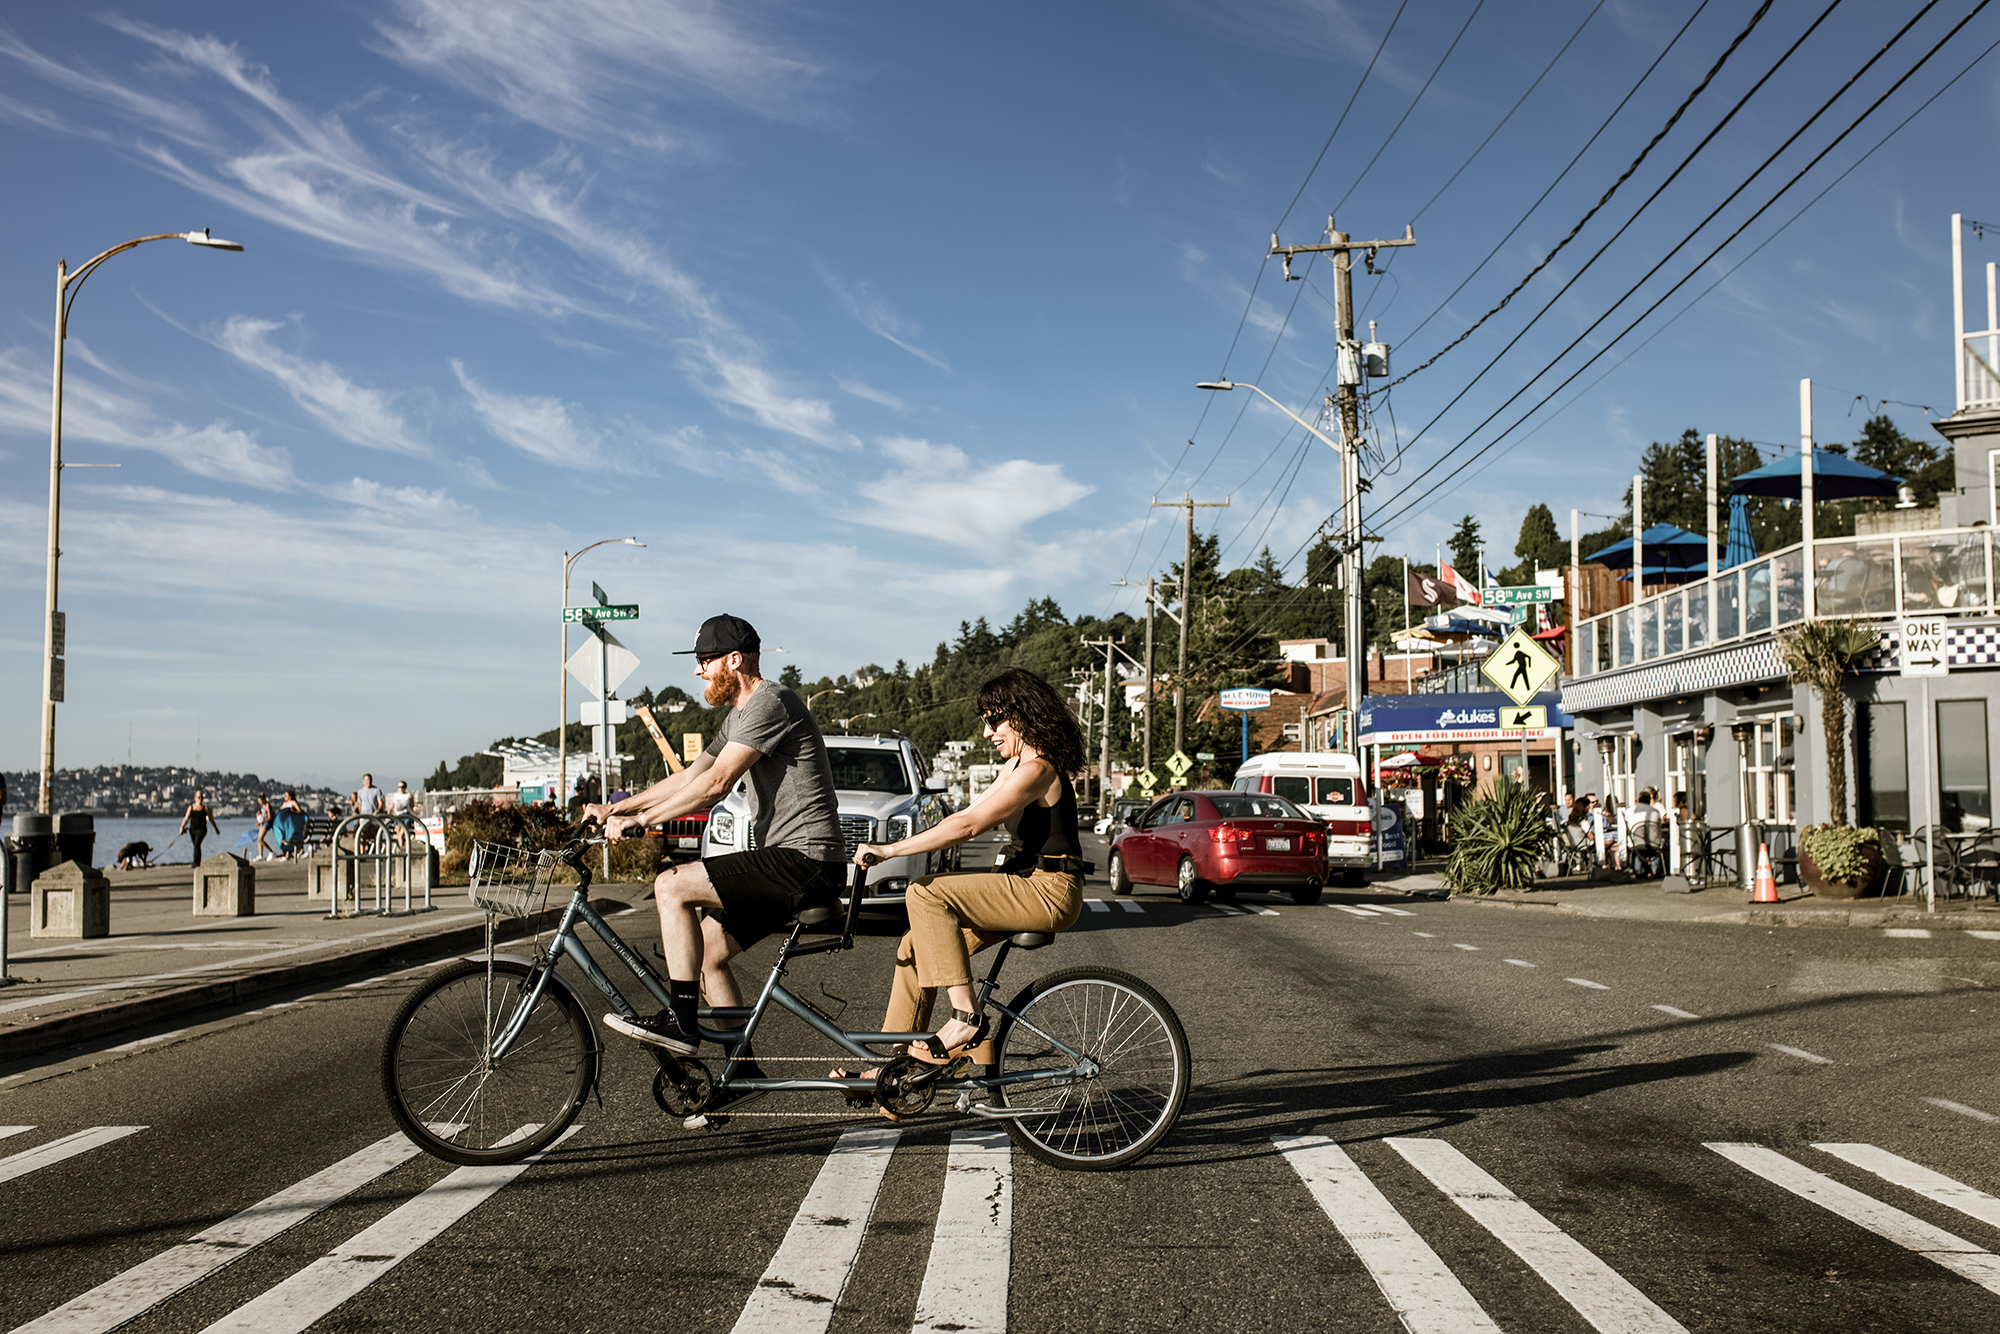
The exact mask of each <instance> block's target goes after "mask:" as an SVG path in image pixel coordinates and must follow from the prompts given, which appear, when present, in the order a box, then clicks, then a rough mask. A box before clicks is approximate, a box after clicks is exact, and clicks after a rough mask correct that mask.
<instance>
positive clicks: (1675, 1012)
mask: <svg viewBox="0 0 2000 1334" xmlns="http://www.w3.org/2000/svg"><path fill="white" fill-rule="evenodd" d="M1653 1008H1654V1009H1656V1010H1658V1011H1659V1012H1660V1013H1661V1014H1670V1015H1672V1016H1673V1017H1674V1018H1676V1019H1699V1018H1701V1016H1700V1015H1698V1014H1689V1013H1688V1012H1687V1011H1686V1010H1683V1009H1680V1008H1679V1007H1677V1006H1673V1005H1655V1006H1654V1007H1653Z"/></svg>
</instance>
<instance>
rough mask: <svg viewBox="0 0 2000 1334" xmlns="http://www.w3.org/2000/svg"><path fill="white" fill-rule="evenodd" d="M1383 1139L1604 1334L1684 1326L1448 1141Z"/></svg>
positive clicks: (1681, 1332)
mask: <svg viewBox="0 0 2000 1334" xmlns="http://www.w3.org/2000/svg"><path fill="white" fill-rule="evenodd" d="M1388 1144H1389V1147H1390V1148H1392V1149H1394V1150H1395V1151H1396V1152H1397V1153H1400V1154H1402V1155H1403V1157H1404V1159H1405V1160H1406V1161H1407V1162H1408V1163H1409V1164H1410V1166H1412V1167H1414V1168H1416V1169H1417V1170H1418V1171H1419V1172H1422V1173H1423V1174H1424V1175H1425V1176H1426V1177H1428V1178H1430V1182H1431V1184H1432V1185H1434V1186H1436V1187H1437V1188H1438V1189H1439V1190H1441V1191H1443V1192H1444V1193H1445V1194H1446V1195H1447V1196H1449V1197H1450V1198H1451V1201H1452V1203H1454V1204H1456V1205H1457V1206H1458V1207H1459V1208H1461V1209H1463V1210H1465V1212H1466V1213H1468V1214H1470V1215H1471V1216H1472V1218H1473V1220H1474V1221H1475V1222H1477V1223H1478V1224H1479V1225H1480V1226H1481V1227H1483V1228H1485V1229H1486V1230H1487V1231H1488V1232H1491V1233H1492V1234H1493V1235H1494V1236H1495V1237H1497V1238H1499V1239H1500V1241H1501V1242H1503V1243H1504V1244H1505V1245H1506V1247H1507V1249H1508V1250H1511V1251H1512V1252H1514V1254H1516V1255H1518V1256H1520V1257H1521V1259H1522V1260H1524V1261H1526V1262H1527V1264H1528V1266H1529V1267H1530V1268H1531V1269H1533V1270H1534V1271H1535V1272H1536V1273H1538V1274H1540V1275H1541V1276H1542V1277H1543V1278H1544V1279H1546V1280H1547V1281H1548V1284H1549V1286H1550V1287H1552V1288H1554V1289H1555V1290H1556V1291H1557V1292H1558V1293H1559V1294H1561V1296H1562V1299H1563V1300H1564V1301H1566V1302H1568V1303H1569V1304H1570V1305H1571V1306H1573V1307H1575V1308H1576V1310H1577V1314H1579V1315H1581V1316H1582V1317H1583V1318H1584V1319H1585V1320H1588V1321H1589V1322H1590V1323H1591V1324H1593V1325H1595V1326H1596V1327H1597V1328H1598V1329H1600V1330H1604V1331H1606V1332H1607V1334H1610V1331H1618V1334H1646V1332H1650V1334H1665V1332H1666V1331H1676V1332H1677V1334H1687V1330H1686V1328H1685V1327H1684V1326H1682V1325H1681V1324H1680V1322H1679V1321H1677V1320H1675V1319H1674V1318H1673V1317H1672V1316H1670V1315H1668V1314H1667V1313H1666V1312H1665V1311H1662V1310H1661V1309H1660V1308H1659V1307H1658V1306H1656V1305H1654V1304H1653V1301H1652V1299H1651V1298H1649V1297H1647V1296H1646V1294H1645V1293H1643V1292H1641V1291H1639V1290H1638V1289H1637V1288H1635V1287H1633V1286H1632V1284H1631V1283H1629V1282H1628V1281H1626V1280H1625V1279H1624V1278H1622V1277H1621V1276H1620V1275H1619V1274H1618V1272H1617V1271H1616V1270H1614V1269H1612V1268H1611V1266H1610V1265H1607V1264H1605V1263H1604V1261H1602V1260H1600V1259H1598V1258H1597V1257H1596V1256H1595V1255H1593V1254H1591V1253H1590V1252H1589V1251H1588V1250H1586V1249H1585V1248H1584V1246H1583V1245H1582V1243H1580V1242H1578V1241H1577V1240H1576V1239H1575V1238H1574V1237H1572V1236H1570V1235H1569V1234H1568V1233H1567V1232H1564V1231H1563V1230H1562V1229H1561V1228H1559V1227H1557V1226H1556V1225H1555V1224H1554V1223H1551V1222H1550V1221H1549V1220H1548V1219H1546V1218H1544V1217H1542V1215H1541V1214H1539V1213H1537V1212H1536V1211H1535V1210H1534V1209H1533V1208H1532V1207H1531V1206H1529V1205H1528V1204H1527V1203H1526V1202H1525V1201H1524V1200H1522V1199H1521V1198H1520V1197H1519V1196H1518V1195H1516V1194H1514V1192H1513V1191H1511V1190H1508V1189H1507V1188H1506V1187H1505V1186H1503V1185H1501V1184H1500V1182H1499V1181H1498V1180H1497V1179H1496V1178H1494V1177H1493V1176H1492V1175H1491V1174H1489V1173H1487V1172H1486V1171H1484V1170H1483V1169H1481V1168H1480V1167H1479V1166H1478V1164H1476V1163H1474V1162H1473V1161H1472V1160H1471V1159H1470V1158H1467V1157H1466V1156H1465V1155H1464V1154H1462V1153H1460V1152H1459V1151H1458V1150H1457V1149H1455V1148H1453V1147H1452V1146H1451V1145H1449V1144H1447V1143H1445V1142H1444V1141H1443V1140H1441V1139H1392V1140H1389V1141H1388Z"/></svg>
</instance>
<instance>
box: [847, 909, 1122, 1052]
mask: <svg viewBox="0 0 2000 1334" xmlns="http://www.w3.org/2000/svg"><path fill="white" fill-rule="evenodd" d="M904 902H905V904H906V906H907V907H908V909H909V913H910V930H909V934H907V935H905V936H904V937H903V941H902V943H901V944H900V945H898V946H897V947H896V977H895V981H894V982H893V984H892V985H891V986H890V989H889V1011H888V1014H887V1015H886V1016H884V1018H883V1020H882V1031H883V1032H884V1033H921V1032H924V1031H926V1030H927V1029H928V1028H929V1027H930V1026H931V1025H930V1011H931V998H932V996H933V995H934V994H935V989H936V988H938V987H954V986H961V985H964V984H965V983H968V982H970V981H972V956H973V955H975V954H977V953H979V951H981V950H983V949H990V948H991V947H993V946H995V945H998V944H999V943H1000V942H1001V941H1003V940H1005V939H1006V938H1007V937H1009V936H1011V935H1013V934H1014V933H1015V932H1017V931H1067V930H1069V929H1070V927H1072V926H1074V925H1076V919H1077V917H1078V915H1079V914H1081V913H1082V912H1083V877H1082V876H1080V875H1078V874H1076V873H1075V872H1073V871H1043V870H1037V871H1035V872H1034V873H1033V874H1032V875H1008V874H1007V873H1006V872H1004V871H961V872H958V873H956V874H952V875H927V876H925V877H924V878H923V879H921V880H913V881H911V882H910V888H909V893H908V894H907V895H906V897H905V899H904ZM989 1045H990V1044H989ZM973 1060H974V1061H975V1062H978V1063H980V1064H991V1062H992V1053H991V1051H990V1050H989V1047H987V1046H982V1047H981V1048H979V1049H978V1050H977V1051H975V1052H974V1053H973Z"/></svg>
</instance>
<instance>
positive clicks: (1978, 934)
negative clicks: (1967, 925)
mask: <svg viewBox="0 0 2000 1334" xmlns="http://www.w3.org/2000/svg"><path fill="white" fill-rule="evenodd" d="M1965 934H1966V935H1968V936H1971V937H1972V938H1973V939H1974V940H2000V931H1968V932H1966V933H1965Z"/></svg>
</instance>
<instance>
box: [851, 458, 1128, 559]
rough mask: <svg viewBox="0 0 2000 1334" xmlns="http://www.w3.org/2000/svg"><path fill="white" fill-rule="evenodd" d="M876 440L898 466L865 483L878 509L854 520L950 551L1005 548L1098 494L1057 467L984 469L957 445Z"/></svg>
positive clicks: (1014, 463) (1008, 464)
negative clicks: (1028, 528) (1042, 521)
mask: <svg viewBox="0 0 2000 1334" xmlns="http://www.w3.org/2000/svg"><path fill="white" fill-rule="evenodd" d="M879 443H880V446H881V449H882V452H883V453H884V454H886V455H888V456H889V458H890V459H891V460H892V461H893V462H894V463H895V464H896V465H897V466H896V469H895V471H893V472H890V473H888V474H886V475H884V476H882V477H880V478H878V479H877V480H875V481H873V482H868V483H864V484H863V485H862V486H861V488H860V491H861V494H862V495H863V496H866V497H867V498H869V499H870V500H873V501H876V502H877V504H876V505H873V506H868V505H863V506H859V507H857V508H856V509H855V511H854V517H855V518H856V519H858V520H859V521H860V522H862V523H866V524H872V525H874V526H876V527H882V528H894V529H896V530H898V531H900V532H907V533H918V534H922V535H923V536H925V537H932V538H936V539H937V540H939V541H941V542H948V543H951V544H952V545H953V546H962V547H971V548H975V549H981V550H986V551H989V552H991V551H994V550H995V549H997V548H1001V547H1004V546H1006V545H1008V544H1010V543H1011V542H1012V540H1013V539H1014V537H1015V535H1016V534H1018V533H1019V532H1020V530H1021V529H1022V528H1024V527H1026V526H1027V525H1028V524H1031V523H1033V522H1034V521H1035V520H1037V519H1039V518H1042V517H1043V516H1045V515H1049V514H1054V513H1055V512H1056V511H1058V510H1061V509H1067V508H1068V507H1069V506H1071V505H1074V504H1075V503H1076V502H1077V501H1079V500H1081V499H1083V498H1084V497H1085V496H1087V495H1089V494H1090V493H1091V491H1092V490H1094V489H1095V488H1092V487H1089V486H1085V485H1084V484H1083V483H1082V482H1079V481H1077V480H1075V479H1074V478H1072V477H1070V476H1069V474H1068V473H1066V472H1065V471H1063V468H1062V465H1060V464H1055V463H1031V462H1029V461H1028V460H1026V459H1008V460H1006V461H1005V462H1003V463H996V464H991V465H987V466H980V465H978V464H975V463H974V462H973V460H972V459H971V458H970V457H969V456H968V455H967V454H966V453H965V451H964V450H962V449H960V448H959V447H958V446H956V445H939V444H932V443H931V442H930V441H928V440H915V439H911V438H909V437H907V436H897V437H891V438H889V439H885V440H882V441H881V442H879Z"/></svg>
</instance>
